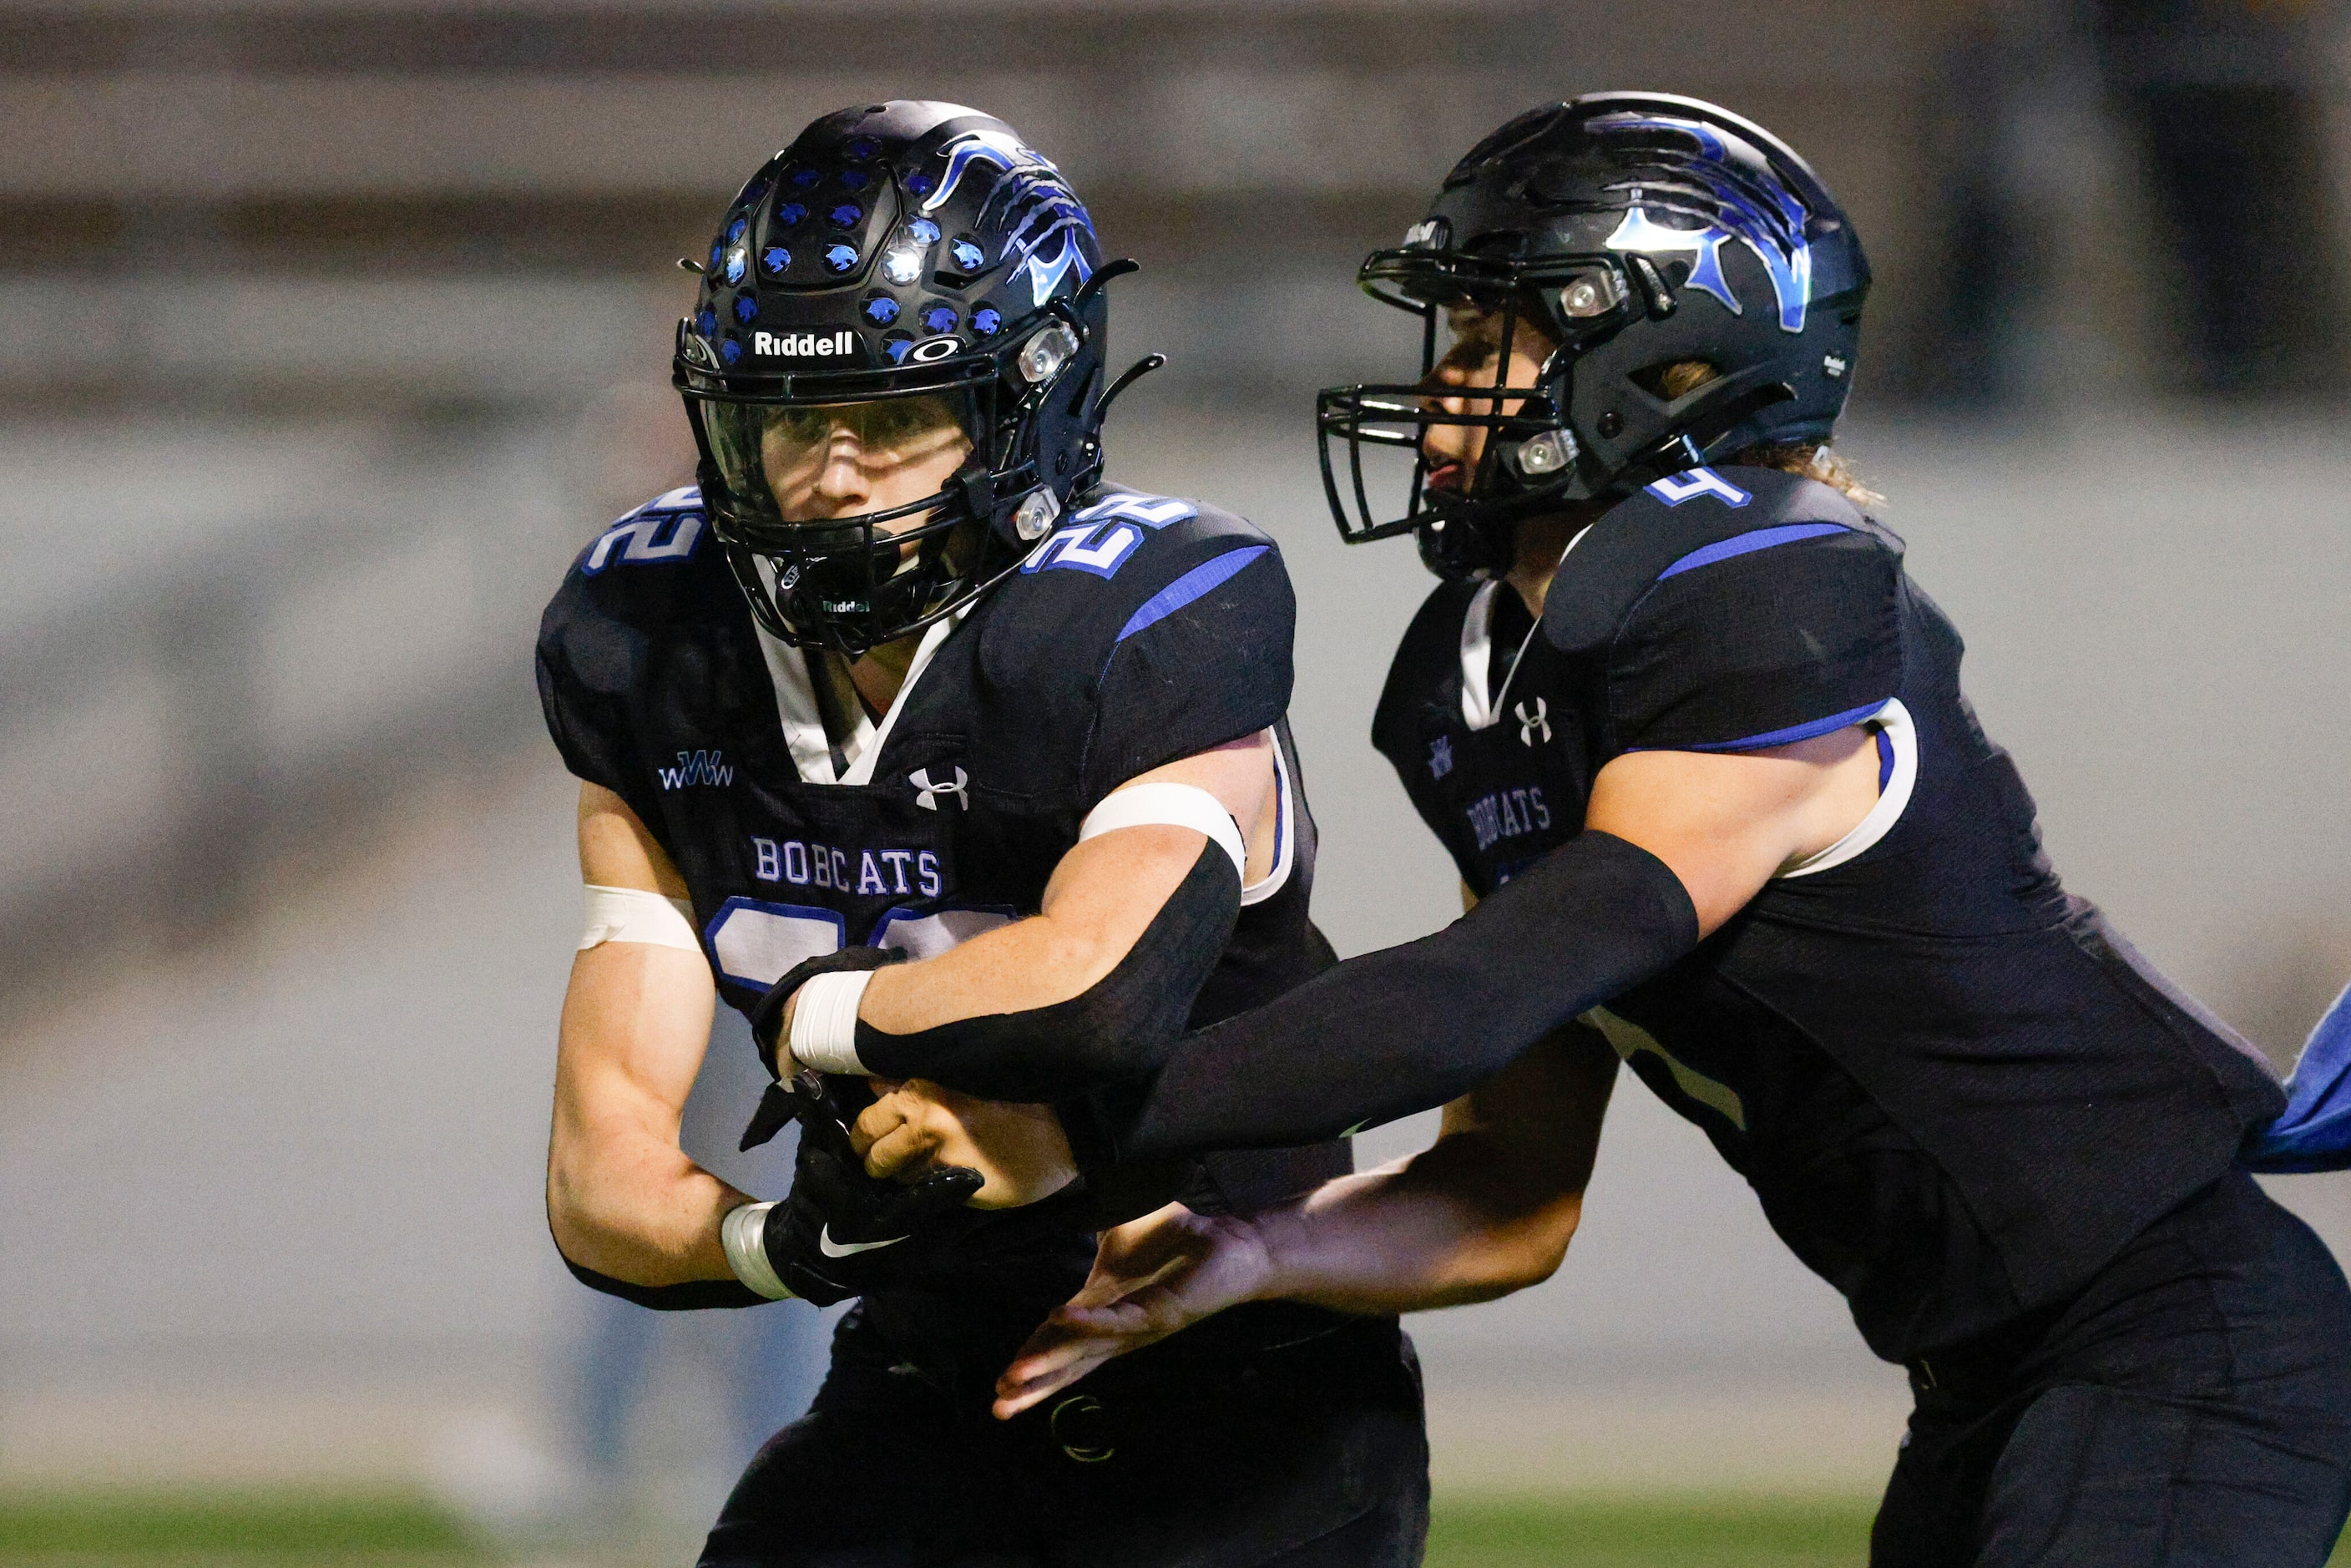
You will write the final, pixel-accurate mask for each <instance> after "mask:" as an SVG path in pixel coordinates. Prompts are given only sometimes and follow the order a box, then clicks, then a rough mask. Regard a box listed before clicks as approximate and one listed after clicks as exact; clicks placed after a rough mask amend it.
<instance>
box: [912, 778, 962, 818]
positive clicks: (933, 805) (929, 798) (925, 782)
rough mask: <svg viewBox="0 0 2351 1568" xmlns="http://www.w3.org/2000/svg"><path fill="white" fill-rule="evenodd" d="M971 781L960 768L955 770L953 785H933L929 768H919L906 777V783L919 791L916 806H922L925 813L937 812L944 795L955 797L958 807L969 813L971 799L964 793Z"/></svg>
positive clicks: (915, 798)
mask: <svg viewBox="0 0 2351 1568" xmlns="http://www.w3.org/2000/svg"><path fill="white" fill-rule="evenodd" d="M970 781H971V775H970V774H968V773H966V772H965V771H964V770H963V769H962V768H956V770H955V782H954V783H952V784H934V783H932V782H931V770H930V769H929V768H915V769H914V771H913V772H912V773H909V774H907V775H906V782H907V783H909V784H912V785H913V786H914V789H916V790H917V791H918V793H917V794H916V795H915V796H914V804H915V805H917V806H920V807H921V808H922V809H923V810H925V811H935V810H938V809H939V800H938V798H939V797H940V796H942V795H952V796H954V797H955V803H956V805H958V806H960V807H962V808H963V809H964V810H967V811H968V810H971V797H970V796H968V795H967V794H965V793H964V792H963V787H964V786H965V785H966V784H967V783H969V782H970Z"/></svg>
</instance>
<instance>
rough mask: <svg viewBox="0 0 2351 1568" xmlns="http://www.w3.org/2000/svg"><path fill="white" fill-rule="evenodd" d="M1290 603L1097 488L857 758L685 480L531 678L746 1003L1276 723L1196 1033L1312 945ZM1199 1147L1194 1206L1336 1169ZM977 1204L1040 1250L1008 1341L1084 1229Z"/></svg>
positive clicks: (1284, 972) (1146, 504)
mask: <svg viewBox="0 0 2351 1568" xmlns="http://www.w3.org/2000/svg"><path fill="white" fill-rule="evenodd" d="M1295 612H1296V606H1295V602H1294V601H1293V599H1292V596H1291V593H1290V581H1289V578H1288V576H1287V574H1286V572H1285V571H1284V570H1283V567H1282V562H1281V558H1280V552H1279V550H1278V549H1276V548H1275V547H1274V546H1273V544H1272V542H1271V541H1270V540H1269V539H1268V538H1266V537H1265V536H1264V535H1263V534H1261V533H1259V532H1258V531H1257V530H1256V529H1255V528H1251V527H1250V526H1249V524H1248V523H1247V522H1245V521H1243V520H1242V519H1240V518H1238V517H1233V516H1231V515H1229V514H1227V513H1223V512H1219V511H1217V510H1216V509H1214V508H1212V507H1204V506H1201V505H1199V504H1197V503H1195V502H1192V501H1186V500H1177V499H1173V498H1169V497H1154V496H1144V495H1139V494H1137V493H1135V492H1133V491H1130V490H1125V489H1122V488H1119V487H1116V486H1104V487H1101V488H1099V489H1097V490H1095V491H1094V492H1092V494H1090V495H1088V496H1086V497H1081V500H1080V501H1079V503H1078V504H1077V505H1075V506H1073V507H1072V508H1071V511H1070V513H1069V514H1068V516H1067V517H1066V518H1065V519H1064V526H1063V527H1061V528H1060V529H1059V530H1058V531H1056V532H1055V533H1053V534H1052V535H1051V536H1050V537H1049V538H1046V539H1044V540H1042V541H1040V544H1039V546H1038V548H1037V549H1036V550H1035V551H1034V552H1032V553H1031V555H1030V556H1029V559H1027V561H1026V562H1025V563H1024V564H1023V566H1022V567H1021V568H1020V570H1019V571H1018V572H1016V573H1014V574H1013V575H1012V576H1011V577H1010V578H1009V579H1008V580H1006V581H1005V582H1004V583H1003V585H1002V586H1000V587H999V588H998V589H997V590H996V591H993V592H991V593H990V594H988V595H987V596H986V597H985V598H984V599H982V600H981V601H979V603H978V604H977V606H975V607H974V608H973V609H972V610H971V611H970V612H967V614H965V615H962V616H960V617H957V618H956V619H954V620H952V621H950V622H941V623H940V624H938V625H937V626H935V627H934V628H933V629H932V631H931V632H930V633H928V635H927V636H926V637H925V641H924V643H922V645H921V652H920V653H918V654H917V655H916V662H915V664H914V668H913V670H912V671H911V673H910V674H909V675H908V677H907V680H906V684H905V688H904V692H903V694H902V695H901V696H900V698H899V700H898V701H897V703H896V704H895V705H894V706H893V709H892V710H891V712H890V713H889V714H888V715H886V716H884V717H883V719H881V720H880V721H878V724H876V725H874V726H873V727H872V734H871V735H870V737H867V738H866V739H865V743H864V745H863V746H862V748H860V749H859V750H858V751H857V754H856V755H855V756H854V758H851V757H850V756H848V755H846V754H845V753H844V752H842V751H840V750H836V749H835V748H834V747H831V744H830V743H829V742H828V740H827V736H826V729H825V726H824V723H823V719H822V715H821V712H820V709H819V707H818V706H817V704H818V700H819V699H818V697H817V695H816V693H817V691H818V686H817V685H816V683H815V682H814V681H813V680H812V679H811V676H810V671H809V667H808V665H807V664H805V663H804V660H805V658H806V657H807V656H808V655H805V654H803V653H801V652H799V650H796V649H792V648H789V647H787V646H785V645H784V644H782V643H778V642H777V641H774V640H772V639H769V638H767V637H765V636H763V635H761V634H760V633H758V632H757V631H756V629H755V627H754V625H753V622H752V620H751V616H750V614H749V612H748V611H747V608H746V606H745V604H744V601H743V596H742V592H741V591H740V589H739V588H737V585H736V582H735V580H734V578H733V577H732V576H731V575H730V574H729V572H728V570H727V568H726V563H725V561H724V560H723V559H721V557H720V554H719V552H718V551H717V550H716V549H714V548H712V547H711V544H710V541H709V538H708V529H707V526H706V521H705V516H704V514H703V512H702V511H701V510H700V497H699V495H698V493H697V492H696V491H695V490H694V489H693V488H691V487H688V488H685V489H682V490H676V491H673V492H671V493H670V494H668V495H665V496H663V497H659V498H658V499H656V500H654V501H653V502H651V503H649V504H648V505H647V506H645V507H643V508H641V509H640V510H638V511H637V512H634V513H632V514H631V515H630V516H628V517H623V518H622V519H621V520H620V521H619V522H617V523H615V524H613V525H612V526H611V528H607V529H606V530H604V531H603V532H602V533H601V535H600V536H599V537H598V538H596V539H595V540H594V542H592V543H591V544H590V546H589V547H588V549H586V550H584V551H583V552H582V553H581V555H580V559H578V561H577V562H575V563H574V565H573V567H572V569H571V571H570V573H569V576H567V577H566V578H565V580H564V582H563V586H562V588H561V590H560V591H559V592H558V593H557V594H556V596H555V599H554V601H553V602H552V603H550V604H549V607H548V610H547V613H546V616H545V618H544V620H543V621H542V622H541V626H540V632H539V640H538V685H539V694H540V699H541V703H542V706H544V708H545V711H546V716H547V723H548V727H549V731H550V732H551V733H552V734H553V736H554V737H555V742H556V745H557V747H559V749H560V750H561V752H562V754H563V758H564V760H565V762H566V764H567V765H568V766H569V768H570V769H571V771H572V772H574V773H576V774H578V775H579V776H580V778H582V779H588V780H590V781H591V782H593V783H597V784H601V785H602V786H603V787H605V788H606V789H611V791H613V792H614V793H615V794H617V795H619V796H620V797H621V798H622V800H625V801H627V802H628V804H629V806H630V808H631V809H632V810H634V811H635V812H636V814H637V815H638V816H639V817H640V818H641V819H643V821H644V823H645V825H646V827H647V828H648V829H649V830H650V831H652V833H653V837H654V838H655V840H657V841H659V842H660V844H661V846H662V848H663V849H664V851H665V852H667V853H668V855H669V857H670V859H671V860H672V861H673V862H674V863H675V864H676V866H677V869H678V870H679V872H680V873H682V874H683V875H684V878H685V881H686V883H687V886H688V887H689V888H690V890H691V891H692V894H693V903H694V913H695V925H696V926H697V927H698V929H699V931H700V933H701V937H702V946H703V950H704V954H705V957H706V958H707V959H708V961H709V963H710V967H711V972H712V974H713V976H714V977H716V980H717V983H718V989H719V993H720V995H721V996H722V997H724V998H726V1001H727V1002H728V1003H729V1004H730V1005H732V1006H733V1007H735V1008H737V1009H739V1010H746V1011H747V1010H748V1009H750V1008H751V1007H752V1006H753V1005H755V1004H756V1003H757V1002H758V1000H759V998H760V997H761V996H762V995H763V994H764V992H765V991H766V990H767V988H768V986H770V985H771V984H773V983H774V981H775V980H776V979H777V978H778V977H780V976H781V975H782V974H783V973H784V971H785V970H787V969H789V968H790V967H792V966H793V965H795V964H796V963H798V962H799V961H800V960H801V959H803V958H807V957H810V956H815V955H818V954H821V953H829V952H831V951H833V950H834V949H836V948H838V947H840V946H844V945H849V944H858V943H863V944H870V945H872V946H884V947H898V948H904V949H905V950H906V951H908V952H909V953H910V954H912V955H913V956H916V957H922V956H930V955H933V954H935V953H938V952H941V951H944V950H945V949H946V948H948V947H950V946H954V945H955V944H956V943H957V942H960V941H963V940H965V939H966V938H967V937H969V936H972V935H973V934H975V933H977V932H979V931H984V930H987V929H988V928H989V927H991V926H995V925H1001V924H1003V923H1005V922H1007V921H1009V920H1013V919H1017V918H1019V917H1020V916H1022V915H1033V914H1035V913H1036V912H1037V909H1038V906H1039V904H1040V899H1041V898H1042V895H1043V893H1044V889H1045V884H1046V882H1047V880H1048V879H1049V878H1050V875H1051V874H1052V871H1053V868H1054V866H1055V865H1056V864H1058V863H1059V862H1060V861H1061V857H1062V855H1063V854H1065V853H1066V852H1068V851H1069V850H1070V849H1071V847H1072V846H1073V845H1075V843H1076V842H1077V837H1078V828H1079V824H1080V823H1081V821H1082V820H1083V819H1084V817H1085V815H1086V813H1087V811H1088V810H1091V809H1092V807H1093V805H1094V804H1095V803H1096V802H1097V801H1099V800H1101V799H1102V797H1103V796H1104V795H1106V794H1108V793H1109V792H1110V791H1111V790H1112V789H1115V788H1116V787H1118V786H1119V785H1120V784H1122V783H1123V782H1125V781H1126V780H1127V779H1132V778H1134V776H1135V775H1137V774H1139V773H1143V772H1146V771H1148V770H1150V769H1152V768H1157V767H1160V766H1162V765H1164V764H1165V763H1169V762H1173V761H1175V760H1176V759H1178V758H1184V757H1188V756H1191V755H1193V754H1195V753H1196V752H1200V751H1205V750H1207V749H1209V748H1211V747H1216V746H1218V745H1221V744H1223V743H1225V742H1227V741H1229V740H1233V739H1237V738H1239V737H1245V736H1249V735H1251V734H1254V733H1256V732H1258V731H1259V730H1263V729H1268V728H1270V729H1272V730H1273V732H1274V735H1275V738H1276V745H1277V749H1278V751H1279V754H1280V763H1279V770H1278V785H1279V790H1280V800H1279V810H1278V821H1277V832H1278V842H1277V851H1276V856H1275V864H1274V867H1273V869H1272V871H1271V872H1270V873H1269V874H1268V875H1267V876H1266V878H1265V879H1264V880H1263V881H1262V882H1260V883H1257V884H1256V885H1254V886H1251V887H1249V888H1248V889H1246V890H1244V892H1243V894H1242V904H1243V907H1242V909H1241V913H1240V917H1239V920H1238V925H1236V927H1235V929H1234V932H1233V936H1232V937H1231V940H1230V942H1229V944H1228V946H1227V948H1226V950H1225V953H1224V955H1223V957H1222V959H1221V960H1220V962H1219V963H1218V965H1217V967H1216V969H1215V970H1214V972H1213V973H1212V974H1211V976H1210V977H1209V979H1208V981H1207V984H1206V985H1205V986H1204V987H1203V988H1202V989H1201V991H1200V993H1199V996H1198V998H1197V999H1196V1003H1195V1005H1194V1009H1193V1013H1192V1021H1193V1023H1194V1024H1195V1025H1199V1024H1205V1023H1208V1022H1212V1021H1214V1020H1215V1019H1220V1018H1223V1017H1225V1016H1227V1015H1228V1014H1230V1013H1234V1012H1238V1011H1239V1010H1241V1009H1246V1008H1249V1007H1253V1006H1255V1005H1257V1004H1258V1003H1259V1002H1262V1001H1265V1000H1267V999H1269V998H1271V997H1273V996H1276V995H1278V994H1280V992H1282V991H1284V990H1287V989H1288V988H1290V987H1291V986H1294V985H1296V984H1297V983H1298V982H1300V981H1301V980H1303V979H1305V978H1306V977H1309V976H1311V975H1312V974H1314V973H1316V972H1317V971H1318V970H1320V969H1322V967H1326V966H1327V965H1328V964H1329V963H1330V962H1331V958H1332V955H1331V950H1330V947H1329V945H1328V944H1327V943H1326V942H1324V940H1323V939H1322V935H1321V934H1320V933H1319V932H1318V931H1316V930H1315V928H1314V927H1313V926H1312V925H1311V924H1310V923H1309V920H1308V914H1307V901H1308V895H1309V894H1310V893H1311V888H1312V883H1313V870H1314V848H1315V838H1314V823H1313V819H1312V817H1311V814H1310V813H1309V811H1308V810H1307V805H1306V800H1305V796H1304V793H1303V790H1302V789H1301V779H1300V774H1299V769H1298V763H1297V758H1296V752H1295V748H1294V747H1293V746H1292V744H1291V741H1290V731H1289V727H1288V723H1287V721H1286V720H1285V718H1284V716H1283V714H1284V710H1285V708H1286V707H1287V706H1288V703H1289V700H1290V637H1291V631H1292V625H1293V622H1294V620H1295ZM1203 1164H1204V1166H1205V1175H1206V1177H1207V1180H1206V1181H1205V1183H1202V1182H1197V1181H1196V1183H1195V1185H1194V1186H1192V1187H1191V1188H1189V1189H1188V1190H1187V1193H1186V1197H1187V1200H1188V1201H1192V1202H1195V1203H1196V1204H1198V1205H1201V1206H1204V1207H1212V1208H1213V1207H1220V1206H1230V1207H1238V1208H1243V1209H1248V1208H1255V1207H1262V1206H1264V1205H1266V1204H1268V1203H1271V1202H1274V1201H1276V1200H1278V1199H1280V1198H1283V1197H1290V1196H1292V1195H1294V1194H1296V1193H1299V1192H1302V1191H1305V1190H1307V1189H1309V1188H1311V1187H1312V1186H1315V1185H1316V1184H1318V1183H1319V1182H1321V1181H1322V1180H1324V1179H1326V1178H1328V1177H1329V1176H1332V1175H1335V1174H1340V1173H1343V1172H1344V1171H1346V1170H1347V1169H1349V1168H1350V1162H1349V1159H1348V1155H1347V1151H1346V1147H1345V1145H1343V1144H1339V1143H1333V1144H1325V1145H1316V1146H1313V1147H1311V1148H1308V1149H1302V1150H1293V1151H1282V1152H1280V1153H1277V1154H1273V1155H1267V1154H1261V1153H1260V1154H1241V1155H1209V1156H1207V1158H1206V1160H1205V1161H1204V1162H1203ZM991 1223H992V1224H994V1225H996V1226H998V1227H999V1228H1001V1230H1002V1232H1003V1233H1004V1235H1005V1237H1006V1239H1007V1240H1008V1242H1011V1241H1013V1240H1014V1239H1018V1244H1019V1247H1020V1249H1021V1250H1022V1251H1023V1252H1024V1254H1030V1253H1033V1254H1036V1255H1037V1256H1039V1257H1040V1258H1043V1257H1050V1259H1051V1260H1052V1261H1051V1263H1050V1266H1049V1267H1048V1266H1043V1265H1041V1264H1040V1269H1039V1270H1035V1271H1034V1275H1033V1277H1031V1278H1028V1279H1026V1280H1024V1281H1022V1282H1021V1284H1020V1286H1019V1289H1018V1291H1016V1292H1015V1293H1016V1294H1017V1296H1018V1298H1019V1300H1018V1302H1017V1304H1015V1305H1013V1306H1009V1307H1008V1309H1007V1311H1006V1312H1005V1314H1004V1316H1005V1319H1006V1322H1007V1323H1008V1324H1010V1325H1012V1327H1011V1333H1012V1340H1011V1343H1018V1340H1019V1336H1020V1334H1022V1333H1026V1332H1027V1330H1028V1329H1029V1327H1032V1326H1033V1325H1034V1322H1035V1321H1036V1315H1037V1314H1038V1313H1040V1312H1042V1311H1043V1310H1045V1309H1047V1308H1050V1306H1052V1305H1055V1304H1058V1303H1059V1302H1060V1301H1061V1300H1063V1299H1064V1298H1065V1297H1066V1296H1067V1295H1068V1294H1069V1292H1070V1291H1071V1290H1073V1289H1074V1288H1075V1284H1076V1282H1077V1281H1079V1280H1081V1279H1082V1277H1083V1275H1084V1272H1085V1268H1086V1264H1087V1262H1088V1261H1089V1260H1090V1259H1091V1256H1092V1248H1091V1245H1090V1243H1089V1242H1088V1241H1087V1239H1086V1238H1085V1236H1084V1234H1083V1232H1082V1231H1081V1229H1080V1228H1078V1226H1077V1225H1076V1224H1075V1223H1074V1222H1071V1221H1064V1222H1063V1223H1062V1224H1061V1227H1060V1228H1059V1230H1058V1233H1057V1235H1056V1236H1054V1237H1048V1238H1040V1237H1038V1236H1035V1235H1034V1234H1031V1232H1032V1231H1033V1229H1034V1226H1033V1224H1032V1222H1031V1221H1030V1220H1029V1219H1024V1218H1022V1211H1019V1210H1009V1211H1006V1212H1005V1213H1004V1214H1002V1215H1001V1216H998V1217H992V1218H991ZM1022 1314H1028V1315H1027V1317H1026V1319H1025V1321H1022ZM1006 1348H1007V1349H1008V1348H1009V1347H1008V1346H1007V1347H1006ZM991 1371H992V1369H991Z"/></svg>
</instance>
